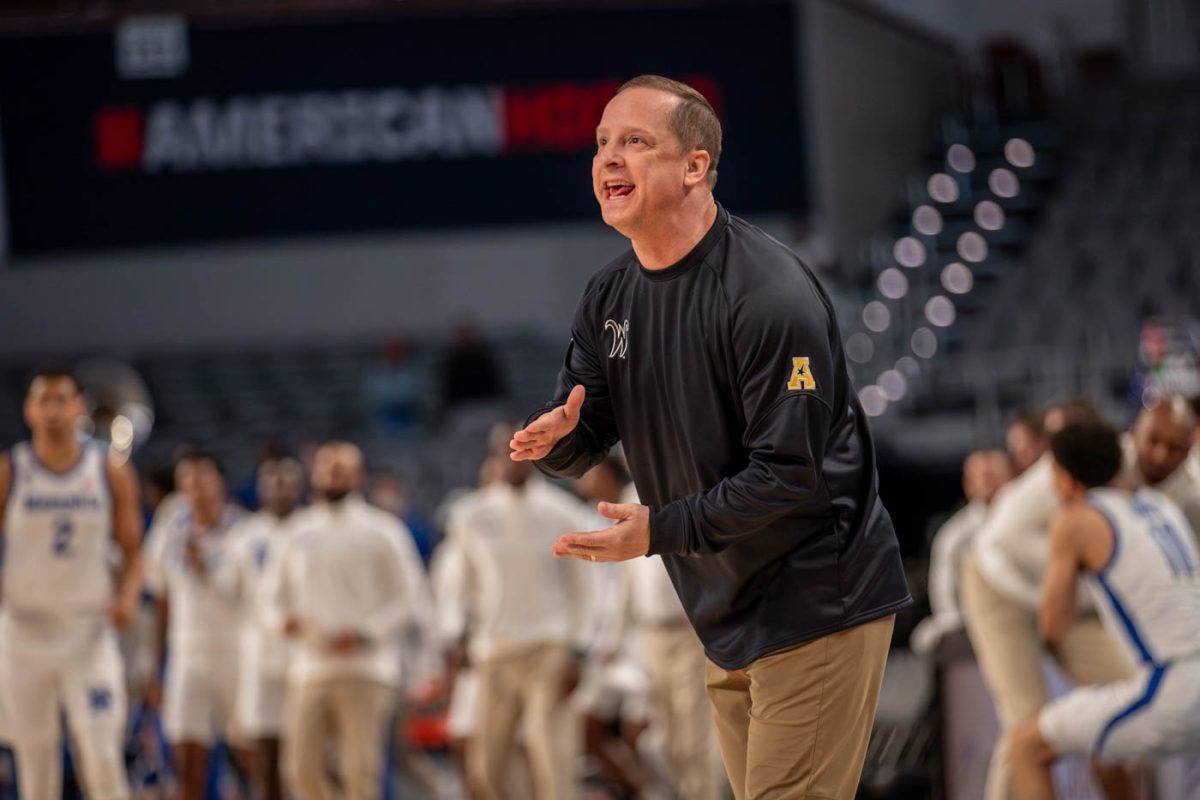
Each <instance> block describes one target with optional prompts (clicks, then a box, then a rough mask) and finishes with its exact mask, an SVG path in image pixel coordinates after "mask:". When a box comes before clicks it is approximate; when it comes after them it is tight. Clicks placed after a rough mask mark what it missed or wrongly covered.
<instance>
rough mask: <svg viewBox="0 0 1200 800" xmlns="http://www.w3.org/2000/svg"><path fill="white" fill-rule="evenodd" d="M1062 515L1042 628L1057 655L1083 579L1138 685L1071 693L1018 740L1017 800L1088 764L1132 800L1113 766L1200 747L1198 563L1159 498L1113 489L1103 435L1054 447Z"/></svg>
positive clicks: (1069, 436)
mask: <svg viewBox="0 0 1200 800" xmlns="http://www.w3.org/2000/svg"><path fill="white" fill-rule="evenodd" d="M1050 447H1051V450H1052V452H1053V454H1054V472H1055V488H1056V489H1057V491H1058V493H1059V495H1060V496H1061V497H1062V499H1063V502H1064V506H1063V509H1062V510H1061V511H1060V512H1059V513H1058V515H1057V516H1056V518H1055V520H1054V523H1053V526H1052V528H1051V531H1050V560H1049V564H1048V566H1047V570H1046V575H1045V578H1044V580H1043V584H1042V602H1041V608H1040V610H1039V620H1038V622H1039V628H1040V630H1041V633H1042V636H1043V638H1044V639H1045V640H1046V642H1047V643H1048V644H1049V646H1050V647H1051V648H1053V647H1055V646H1057V645H1058V644H1059V643H1060V642H1061V640H1062V637H1063V636H1064V634H1065V633H1066V631H1067V629H1068V627H1069V626H1070V624H1071V621H1072V619H1073V618H1074V615H1075V603H1076V594H1077V593H1076V583H1077V581H1078V579H1079V578H1080V577H1083V578H1084V582H1085V583H1086V585H1087V586H1088V589H1089V590H1090V591H1091V594H1092V596H1093V598H1094V599H1095V603H1096V606H1097V607H1098V608H1099V610H1100V614H1101V618H1102V620H1103V622H1104V625H1105V627H1106V628H1108V630H1109V631H1110V632H1111V633H1112V635H1113V636H1114V637H1116V638H1117V639H1119V640H1120V641H1121V642H1122V643H1123V644H1124V646H1125V649H1126V651H1127V652H1128V654H1129V656H1130V658H1131V660H1133V661H1134V662H1136V664H1137V670H1136V673H1135V675H1134V677H1132V678H1130V679H1128V680H1123V681H1118V682H1114V683H1108V684H1100V685H1097V686H1090V687H1085V688H1079V689H1076V690H1074V691H1072V692H1070V693H1069V694H1067V695H1066V696H1064V697H1062V698H1061V699H1059V700H1057V701H1055V702H1052V703H1050V704H1049V705H1047V706H1046V707H1045V708H1043V709H1042V711H1041V713H1040V714H1039V715H1038V717H1037V719H1035V720H1032V721H1030V722H1028V723H1025V724H1023V725H1022V726H1020V727H1019V728H1018V729H1017V731H1016V732H1015V733H1014V734H1013V739H1012V741H1011V752H1012V758H1013V773H1014V775H1013V777H1014V785H1015V788H1016V796H1017V797H1020V798H1022V800H1045V799H1046V798H1053V797H1054V787H1053V783H1052V781H1051V778H1050V766H1051V764H1052V763H1053V761H1054V759H1055V758H1057V757H1058V756H1059V755H1061V754H1064V753H1078V754H1082V755H1088V756H1091V757H1092V759H1093V760H1094V761H1095V762H1096V763H1097V765H1098V769H1097V775H1098V776H1099V777H1100V780H1101V782H1102V783H1103V784H1104V790H1105V794H1106V796H1107V797H1108V798H1109V800H1113V799H1114V798H1133V797H1136V796H1137V786H1136V782H1135V781H1134V779H1133V776H1132V775H1131V774H1130V773H1129V772H1128V771H1127V770H1125V769H1124V768H1122V767H1121V766H1120V765H1121V764H1123V763H1126V762H1130V761H1134V760H1141V759H1147V758H1157V757H1161V756H1165V755H1168V754H1171V753H1176V752H1184V751H1188V750H1191V749H1194V748H1196V747H1200V552H1198V551H1197V547H1196V542H1195V538H1194V535H1193V533H1192V531H1191V528H1190V527H1189V525H1188V521H1187V519H1186V518H1185V517H1184V516H1183V514H1182V512H1180V510H1179V508H1178V507H1177V506H1176V505H1175V504H1174V503H1172V502H1171V501H1170V500H1169V499H1168V498H1167V497H1166V496H1165V495H1163V494H1161V493H1159V492H1156V491H1154V490H1152V489H1146V488H1141V489H1137V490H1135V491H1130V490H1129V489H1127V488H1123V487H1120V486H1119V485H1118V482H1119V477H1118V476H1119V471H1120V469H1121V447H1120V444H1119V442H1118V439H1117V434H1116V431H1114V430H1113V429H1112V428H1110V427H1108V426H1107V425H1105V424H1103V423H1098V422H1093V423H1080V424H1076V425H1070V426H1067V427H1066V428H1064V429H1063V430H1061V431H1060V432H1059V433H1057V434H1055V435H1054V437H1053V438H1052V439H1051V441H1050Z"/></svg>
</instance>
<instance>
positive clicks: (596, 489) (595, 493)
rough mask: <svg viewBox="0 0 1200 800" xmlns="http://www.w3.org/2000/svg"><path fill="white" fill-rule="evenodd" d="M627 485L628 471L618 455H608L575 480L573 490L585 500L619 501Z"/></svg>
mask: <svg viewBox="0 0 1200 800" xmlns="http://www.w3.org/2000/svg"><path fill="white" fill-rule="evenodd" d="M628 485H629V473H628V472H627V471H626V470H625V465H624V464H623V463H622V462H621V459H620V458H619V457H617V456H615V455H609V456H607V457H606V458H605V459H604V460H603V461H601V462H600V463H599V464H597V465H596V466H594V467H592V468H591V469H589V470H588V471H587V472H585V473H583V477H581V478H580V479H579V480H577V481H575V491H577V492H579V494H580V495H581V496H582V497H583V498H584V499H585V500H595V501H603V502H605V503H619V502H621V494H622V493H623V492H624V491H625V487H626V486H628Z"/></svg>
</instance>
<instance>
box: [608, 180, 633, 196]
mask: <svg viewBox="0 0 1200 800" xmlns="http://www.w3.org/2000/svg"><path fill="white" fill-rule="evenodd" d="M632 193H633V184H632V183H627V182H625V181H605V182H604V196H605V197H606V198H608V199H609V200H615V199H616V198H618V197H628V196H629V195H630V194H632Z"/></svg>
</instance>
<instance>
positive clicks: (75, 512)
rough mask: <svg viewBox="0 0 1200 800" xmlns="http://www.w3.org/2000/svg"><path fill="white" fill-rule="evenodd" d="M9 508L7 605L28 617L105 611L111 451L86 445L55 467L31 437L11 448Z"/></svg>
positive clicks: (109, 587) (109, 580) (109, 589)
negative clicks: (36, 449)
mask: <svg viewBox="0 0 1200 800" xmlns="http://www.w3.org/2000/svg"><path fill="white" fill-rule="evenodd" d="M11 459H12V480H11V483H10V487H9V492H8V499H7V503H6V506H5V512H4V520H3V525H4V539H5V545H4V567H3V573H4V581H3V605H4V607H5V609H6V610H8V611H11V612H12V613H15V614H18V615H24V616H31V617H34V616H36V617H43V616H44V617H51V616H57V617H62V616H76V615H99V614H104V613H105V612H106V611H107V609H108V607H109V605H110V604H111V602H112V598H113V565H112V563H111V561H110V555H111V553H112V536H113V534H112V492H111V490H110V488H109V484H108V471H107V463H108V453H107V450H106V449H105V447H104V446H103V445H102V444H100V443H99V442H95V441H89V442H86V443H85V444H83V446H82V448H81V451H80V456H79V460H78V461H77V462H75V464H74V466H72V467H69V468H68V469H66V470H64V471H62V472H56V471H54V470H52V469H50V468H49V467H46V466H45V465H43V464H42V463H41V462H40V461H38V458H37V455H36V454H35V453H34V452H33V446H32V444H31V443H29V442H21V443H20V444H18V445H16V446H15V447H13V449H12V451H11Z"/></svg>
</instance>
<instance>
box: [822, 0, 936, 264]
mask: <svg viewBox="0 0 1200 800" xmlns="http://www.w3.org/2000/svg"><path fill="white" fill-rule="evenodd" d="M803 8H804V14H803V15H802V18H801V26H802V31H803V33H802V35H803V37H804V38H803V41H804V47H803V48H802V50H801V52H802V54H803V57H804V59H805V61H804V67H805V69H804V74H805V87H806V91H807V98H806V117H807V119H808V123H809V128H808V130H809V141H810V143H811V150H810V152H811V166H812V169H811V173H812V180H813V187H812V188H813V196H814V198H815V200H816V202H815V203H814V207H815V208H817V209H819V211H818V213H819V215H820V216H819V218H818V220H817V226H818V228H819V230H821V231H822V232H823V234H824V236H825V238H826V239H827V242H828V246H829V248H830V249H831V250H832V252H833V254H834V255H835V256H836V257H838V258H839V259H840V260H841V261H842V263H848V262H851V261H852V260H853V259H854V258H855V257H856V255H857V250H858V245H859V243H860V242H861V241H862V240H863V239H865V238H866V237H867V236H869V235H870V234H872V233H873V232H875V231H876V230H877V229H878V227H879V225H880V224H881V223H883V222H884V220H886V219H887V218H888V216H889V215H890V214H892V213H894V212H895V210H896V209H897V207H899V205H900V204H901V203H902V202H903V191H904V186H905V182H906V179H907V178H908V177H909V175H910V174H911V172H912V171H913V169H914V168H916V166H917V165H918V164H919V163H920V161H921V159H922V157H923V156H924V155H925V153H926V152H927V150H928V147H929V145H930V142H931V141H932V137H933V134H934V132H935V131H936V122H937V120H938V119H939V118H940V117H941V115H942V114H944V113H945V112H946V111H948V110H950V109H951V108H952V107H953V103H954V100H955V96H956V81H957V75H958V73H957V64H958V61H957V58H956V55H955V52H954V50H953V49H952V48H951V47H950V45H949V44H948V43H945V42H940V41H938V40H937V39H936V38H934V37H932V36H929V35H926V34H923V33H921V32H920V31H917V30H910V29H906V28H905V27H903V26H896V25H894V24H892V23H890V22H889V21H888V19H886V18H885V17H882V16H878V15H876V14H873V13H867V12H866V11H864V9H863V4H861V3H854V2H844V0H807V2H805V3H804V4H803Z"/></svg>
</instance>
